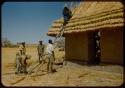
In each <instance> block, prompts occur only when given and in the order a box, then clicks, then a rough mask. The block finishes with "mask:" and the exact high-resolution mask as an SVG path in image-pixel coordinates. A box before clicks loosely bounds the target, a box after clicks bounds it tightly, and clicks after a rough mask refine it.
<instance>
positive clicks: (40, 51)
mask: <svg viewBox="0 0 125 88" xmlns="http://www.w3.org/2000/svg"><path fill="white" fill-rule="evenodd" d="M37 50H38V54H42V53H44V45H40V44H39V45H38V47H37Z"/></svg>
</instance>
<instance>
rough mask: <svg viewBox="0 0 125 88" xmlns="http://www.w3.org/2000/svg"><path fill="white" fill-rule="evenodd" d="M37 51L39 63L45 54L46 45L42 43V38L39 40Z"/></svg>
mask: <svg viewBox="0 0 125 88" xmlns="http://www.w3.org/2000/svg"><path fill="white" fill-rule="evenodd" d="M37 51H38V57H39V63H41V59H42V56H43V54H44V45H43V43H42V40H41V41H39V45H38V47H37Z"/></svg>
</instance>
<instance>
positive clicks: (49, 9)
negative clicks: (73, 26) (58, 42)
mask: <svg viewBox="0 0 125 88" xmlns="http://www.w3.org/2000/svg"><path fill="white" fill-rule="evenodd" d="M64 3H65V2H5V3H4V4H3V5H2V38H7V39H8V40H10V41H11V42H12V43H15V44H16V43H17V42H23V41H24V42H26V43H28V44H29V43H30V44H36V43H38V41H39V40H43V42H44V43H47V42H48V39H53V38H52V37H49V36H47V35H46V33H47V31H48V30H49V28H50V27H51V24H52V23H53V22H54V21H55V20H57V19H59V18H60V17H62V9H63V7H64Z"/></svg>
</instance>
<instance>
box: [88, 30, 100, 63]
mask: <svg viewBox="0 0 125 88" xmlns="http://www.w3.org/2000/svg"><path fill="white" fill-rule="evenodd" d="M99 40H100V36H98V31H94V32H93V31H92V32H88V64H99V63H100V42H99Z"/></svg>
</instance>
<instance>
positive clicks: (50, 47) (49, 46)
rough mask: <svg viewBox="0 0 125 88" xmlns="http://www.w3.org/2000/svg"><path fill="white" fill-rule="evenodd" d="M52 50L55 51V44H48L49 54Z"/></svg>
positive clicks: (47, 50)
mask: <svg viewBox="0 0 125 88" xmlns="http://www.w3.org/2000/svg"><path fill="white" fill-rule="evenodd" d="M52 51H54V48H53V45H52V44H48V45H47V48H46V52H47V53H49V54H52Z"/></svg>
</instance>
